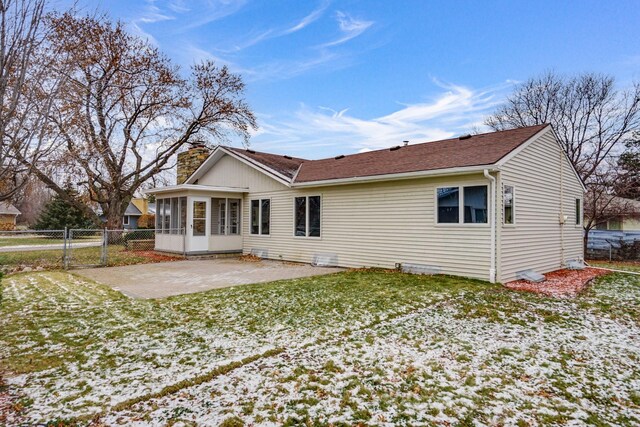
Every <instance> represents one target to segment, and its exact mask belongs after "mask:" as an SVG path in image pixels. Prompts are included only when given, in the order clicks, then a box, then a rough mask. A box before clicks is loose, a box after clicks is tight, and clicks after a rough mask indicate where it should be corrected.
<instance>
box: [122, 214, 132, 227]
mask: <svg viewBox="0 0 640 427" xmlns="http://www.w3.org/2000/svg"><path fill="white" fill-rule="evenodd" d="M129 223H130V221H129V215H124V216H123V217H122V225H129Z"/></svg>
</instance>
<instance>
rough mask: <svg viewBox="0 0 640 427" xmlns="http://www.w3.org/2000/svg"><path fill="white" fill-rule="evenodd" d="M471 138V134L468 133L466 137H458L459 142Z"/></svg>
mask: <svg viewBox="0 0 640 427" xmlns="http://www.w3.org/2000/svg"><path fill="white" fill-rule="evenodd" d="M469 138H471V134H470V133H468V134H466V135H461V136H459V137H458V139H459V140H463V139H469Z"/></svg>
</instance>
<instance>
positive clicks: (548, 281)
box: [504, 268, 609, 298]
mask: <svg viewBox="0 0 640 427" xmlns="http://www.w3.org/2000/svg"><path fill="white" fill-rule="evenodd" d="M605 274H609V272H608V271H606V270H598V269H595V268H585V269H584V270H567V269H563V270H556V271H552V272H551V273H547V274H545V275H544V277H545V280H544V281H542V282H540V283H532V282H527V281H526V280H516V281H514V282H509V283H505V284H504V286H505V287H507V288H509V289H513V290H515V291H524V292H534V293H537V294H543V295H547V296H550V297H556V298H572V297H575V296H577V295H578V294H579V293H580V292H582V291H583V290H584V289H585V288H586V287H587V286H588V285H589V283H590V282H591V281H592V280H593V279H595V278H596V277H598V276H603V275H605Z"/></svg>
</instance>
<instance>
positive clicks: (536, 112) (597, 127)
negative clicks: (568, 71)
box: [486, 72, 640, 184]
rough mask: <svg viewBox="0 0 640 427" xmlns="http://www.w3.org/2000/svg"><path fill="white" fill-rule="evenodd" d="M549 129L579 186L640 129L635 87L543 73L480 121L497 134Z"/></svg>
mask: <svg viewBox="0 0 640 427" xmlns="http://www.w3.org/2000/svg"><path fill="white" fill-rule="evenodd" d="M543 123H551V124H552V125H553V128H554V129H555V131H556V134H557V135H558V138H559V139H560V141H561V142H562V144H563V146H564V149H565V151H566V153H567V155H568V156H569V159H570V160H571V162H572V163H573V165H574V166H575V168H576V170H577V171H578V173H579V174H580V177H581V178H582V180H583V181H584V182H585V183H587V184H588V183H589V181H590V178H591V176H592V175H593V174H595V173H596V172H597V171H598V168H599V167H600V166H601V165H602V163H603V162H604V161H606V160H607V159H608V158H610V156H611V154H612V153H613V152H615V151H616V150H617V149H618V148H620V147H621V145H622V143H623V142H624V140H625V139H626V138H627V137H628V136H629V134H630V133H631V132H632V131H633V130H636V129H638V128H639V127H640V83H635V84H634V85H633V87H632V88H630V89H628V90H619V89H616V87H615V80H614V78H613V77H610V76H606V75H598V74H582V75H579V76H575V77H570V78H567V77H563V76H561V75H558V74H555V73H553V72H549V73H547V74H544V75H542V76H539V77H534V78H531V79H529V80H527V81H526V82H525V83H523V84H521V85H519V86H518V87H516V89H515V90H514V92H513V93H512V94H511V95H510V96H509V97H508V98H507V100H506V103H505V104H504V105H503V106H502V107H500V108H499V109H498V110H497V111H496V112H495V113H494V114H493V115H492V116H490V117H489V118H488V119H487V120H486V124H487V125H488V126H489V127H491V128H493V129H495V130H503V129H509V128H515V127H520V126H530V125H536V124H543Z"/></svg>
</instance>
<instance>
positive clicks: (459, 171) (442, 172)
mask: <svg viewBox="0 0 640 427" xmlns="http://www.w3.org/2000/svg"><path fill="white" fill-rule="evenodd" d="M491 166H493V165H481V166H463V167H457V168H448V169H434V170H428V171H416V172H402V173H392V174H385V175H368V176H357V177H352V178H336V179H327V180H323V181H308V182H300V183H295V182H294V183H293V184H292V185H291V187H292V188H305V187H323V186H333V185H345V184H359V183H368V182H379V181H395V180H400V179H414V178H422V177H434V176H453V175H466V174H470V173H474V172H476V173H482V172H483V171H484V170H485V169H487V167H491ZM489 170H490V171H491V172H497V171H498V169H496V168H491V169H489Z"/></svg>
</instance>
